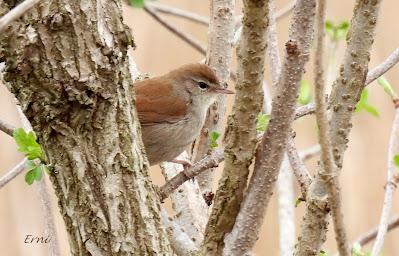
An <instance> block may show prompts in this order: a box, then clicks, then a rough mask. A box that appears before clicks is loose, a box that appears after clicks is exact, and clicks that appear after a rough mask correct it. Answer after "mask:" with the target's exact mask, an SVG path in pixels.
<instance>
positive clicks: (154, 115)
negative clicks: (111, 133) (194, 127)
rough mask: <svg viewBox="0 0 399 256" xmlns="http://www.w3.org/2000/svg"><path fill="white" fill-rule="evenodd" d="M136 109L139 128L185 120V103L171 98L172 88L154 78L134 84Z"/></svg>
mask: <svg viewBox="0 0 399 256" xmlns="http://www.w3.org/2000/svg"><path fill="white" fill-rule="evenodd" d="M133 88H134V91H135V93H136V109H137V112H138V116H139V120H140V123H141V126H149V125H156V124H159V123H175V122H178V121H180V120H182V119H184V118H185V116H186V114H187V108H188V106H187V102H186V101H184V100H181V99H179V98H176V97H175V96H172V94H171V90H172V86H171V84H169V83H166V82H165V81H162V82H161V81H158V79H156V78H152V79H145V80H143V81H140V82H137V83H135V84H134V87H133Z"/></svg>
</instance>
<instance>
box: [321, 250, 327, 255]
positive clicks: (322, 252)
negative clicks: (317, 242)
mask: <svg viewBox="0 0 399 256" xmlns="http://www.w3.org/2000/svg"><path fill="white" fill-rule="evenodd" d="M319 256H328V254H327V252H325V251H323V250H320V252H319Z"/></svg>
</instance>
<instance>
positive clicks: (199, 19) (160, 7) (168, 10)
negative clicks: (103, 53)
mask: <svg viewBox="0 0 399 256" xmlns="http://www.w3.org/2000/svg"><path fill="white" fill-rule="evenodd" d="M146 5H147V6H150V7H152V8H153V9H154V10H156V11H158V12H160V13H164V14H169V15H173V16H177V17H181V18H184V19H187V20H191V21H194V22H196V23H199V24H202V25H208V24H209V18H208V17H205V16H202V15H199V14H197V13H194V12H189V11H186V10H182V9H179V8H175V7H172V6H170V5H165V4H161V3H154V2H150V1H148V2H146Z"/></svg>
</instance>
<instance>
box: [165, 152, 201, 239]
mask: <svg viewBox="0 0 399 256" xmlns="http://www.w3.org/2000/svg"><path fill="white" fill-rule="evenodd" d="M180 156H181V157H183V158H185V159H186V158H187V153H186V152H184V153H183V154H182V155H180ZM161 168H162V171H163V172H162V173H163V174H164V176H165V178H166V180H170V179H172V178H173V177H175V176H176V175H178V174H179V173H181V172H183V166H182V165H181V164H175V163H170V162H164V163H162V164H161ZM170 198H171V200H172V208H173V210H174V211H175V212H176V215H175V217H174V221H175V222H176V224H177V225H179V226H180V227H181V228H182V229H183V230H184V232H185V233H186V234H187V235H188V236H189V237H190V239H191V240H192V241H193V242H194V244H195V245H196V247H198V246H199V245H200V244H201V242H202V239H203V234H204V229H205V225H206V219H207V218H206V217H207V214H206V212H207V209H208V206H207V205H206V204H205V201H204V200H203V198H202V195H201V193H200V189H199V186H198V183H197V182H196V181H194V182H186V183H184V184H183V185H182V186H180V188H179V190H178V191H175V192H173V193H171V195H170Z"/></svg>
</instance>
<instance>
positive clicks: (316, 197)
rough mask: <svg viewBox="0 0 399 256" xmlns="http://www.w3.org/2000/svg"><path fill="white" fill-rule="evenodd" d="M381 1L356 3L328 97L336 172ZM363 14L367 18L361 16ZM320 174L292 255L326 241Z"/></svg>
mask: <svg viewBox="0 0 399 256" xmlns="http://www.w3.org/2000/svg"><path fill="white" fill-rule="evenodd" d="M380 2H381V1H362V0H357V1H356V4H355V8H354V12H353V13H354V16H353V18H352V21H351V27H350V36H348V37H347V41H348V42H347V45H348V46H347V49H346V52H345V57H344V60H343V64H342V66H341V69H340V76H339V77H338V78H337V80H336V81H335V84H334V86H333V91H332V93H331V96H330V99H331V101H330V102H331V103H330V105H331V109H332V113H331V118H330V133H329V134H330V136H331V137H330V140H331V142H332V150H333V159H334V161H335V165H336V167H337V170H340V169H341V168H342V161H343V155H344V152H345V149H346V148H347V143H348V136H349V132H350V129H351V127H352V124H351V117H352V114H353V111H354V109H355V105H356V103H357V101H358V99H359V97H360V94H361V91H362V89H363V87H364V84H365V82H366V74H367V68H368V63H369V60H370V50H371V46H372V43H373V41H374V31H375V27H376V23H377V22H376V21H377V18H378V9H379V3H380ZM365 13H367V15H364V14H365ZM320 173H321V172H320V171H319V172H318V175H317V176H316V178H315V179H314V181H313V182H312V184H311V186H310V189H309V191H308V196H307V200H306V213H305V216H304V219H303V222H302V225H301V234H300V236H299V239H298V243H297V246H296V252H295V255H298V256H299V255H300V256H312V255H317V254H318V252H319V250H320V248H321V245H322V244H323V242H324V241H325V239H326V232H327V222H328V214H329V212H330V207H329V205H328V203H327V201H326V199H327V195H326V190H327V188H326V184H325V183H324V182H323V180H322V178H321V177H320Z"/></svg>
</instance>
